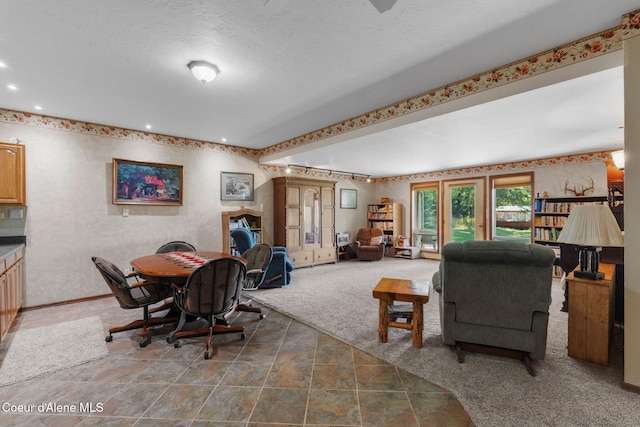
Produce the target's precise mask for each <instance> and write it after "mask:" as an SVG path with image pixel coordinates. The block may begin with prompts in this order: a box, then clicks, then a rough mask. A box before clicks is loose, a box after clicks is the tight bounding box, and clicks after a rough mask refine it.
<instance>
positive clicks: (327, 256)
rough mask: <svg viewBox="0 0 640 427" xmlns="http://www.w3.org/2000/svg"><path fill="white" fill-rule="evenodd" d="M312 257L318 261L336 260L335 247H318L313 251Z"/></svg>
mask: <svg viewBox="0 0 640 427" xmlns="http://www.w3.org/2000/svg"><path fill="white" fill-rule="evenodd" d="M313 255H314V256H313V259H314V261H315V262H316V264H318V263H327V262H335V261H336V248H331V249H320V250H317V251H315V252H314V254H313Z"/></svg>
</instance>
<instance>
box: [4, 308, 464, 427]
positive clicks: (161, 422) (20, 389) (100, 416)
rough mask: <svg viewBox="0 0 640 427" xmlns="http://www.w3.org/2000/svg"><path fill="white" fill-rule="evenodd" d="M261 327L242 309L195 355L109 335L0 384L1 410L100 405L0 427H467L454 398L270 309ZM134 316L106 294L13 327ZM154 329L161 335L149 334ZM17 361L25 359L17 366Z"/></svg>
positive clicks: (160, 341) (191, 344) (12, 417)
mask: <svg viewBox="0 0 640 427" xmlns="http://www.w3.org/2000/svg"><path fill="white" fill-rule="evenodd" d="M263 310H264V312H265V313H266V314H267V316H266V317H265V318H264V319H262V320H259V318H258V316H257V315H256V314H253V313H240V314H238V315H237V317H235V318H234V319H233V320H232V322H233V324H244V325H245V327H246V339H245V340H241V339H240V336H239V334H230V335H219V336H216V337H215V341H214V343H215V348H216V352H215V354H214V355H213V356H212V358H211V359H210V360H204V358H203V354H204V337H199V338H190V339H186V340H182V341H181V342H182V347H180V348H174V346H173V345H170V344H167V342H166V341H165V339H164V336H161V335H158V336H154V339H153V341H152V343H151V344H150V345H149V346H147V347H146V348H140V347H139V346H138V339H139V335H138V334H139V332H122V333H119V334H114V339H113V341H112V342H110V343H108V344H107V347H108V350H109V355H108V356H107V357H105V358H104V359H101V360H98V361H95V362H92V363H89V364H85V365H81V366H77V367H74V368H70V369H66V370H63V371H59V372H57V373H54V374H51V375H48V376H42V377H38V378H35V379H32V380H30V381H26V382H23V383H19V384H14V385H10V386H6V387H3V388H0V403H6V402H9V403H11V404H30V403H34V402H35V403H42V402H47V403H48V402H55V403H57V404H61V405H69V404H73V403H76V404H77V402H91V403H93V404H94V405H96V407H98V406H97V405H99V404H100V405H102V412H95V413H93V414H78V413H57V414H41V413H31V414H12V413H8V412H5V411H3V410H1V408H0V425H2V426H29V427H31V426H136V427H142V426H154V427H162V426H185V427H186V426H191V427H213V426H226V427H232V426H233V427H235V426H247V427H251V426H253V427H258V426H280V427H282V426H329V425H330V426H381V427H389V426H402V427H411V426H470V425H473V423H472V421H471V420H470V418H469V416H468V414H467V413H466V411H465V410H464V408H463V407H462V406H461V405H460V403H459V402H458V401H457V399H456V398H455V397H454V396H453V395H452V394H450V393H449V392H447V391H446V390H444V389H441V388H439V387H437V386H435V385H433V384H431V383H429V382H427V381H425V380H423V379H421V378H418V377H416V376H414V375H411V374H409V373H407V372H405V371H403V370H401V369H398V368H396V367H395V366H393V365H390V364H388V363H386V362H384V361H382V360H380V359H377V358H375V357H373V356H370V355H368V354H366V353H364V352H362V351H360V350H358V349H356V348H354V347H351V346H349V345H347V344H344V343H343V342H341V341H338V340H336V339H334V338H332V337H330V336H328V335H326V334H324V333H322V332H318V331H317V330H316V329H313V328H311V327H308V326H306V325H304V324H302V323H299V322H297V321H295V320H292V319H291V318H289V317H286V316H284V315H282V314H280V313H277V312H275V311H271V312H269V310H268V309H263ZM140 314H141V313H139V312H138V311H135V312H132V311H130V310H122V309H121V308H120V307H119V306H118V305H117V304H116V301H115V300H114V299H113V298H105V299H99V300H94V301H89V302H81V303H75V304H69V305H62V306H55V307H48V308H43V309H36V310H28V311H26V312H22V313H20V315H19V316H18V318H17V319H16V322H15V323H14V325H13V327H12V329H13V330H16V329H17V328H31V327H36V326H42V325H43V324H44V323H46V322H63V321H68V320H74V319H78V318H83V317H88V316H93V315H98V316H100V318H101V319H102V321H103V324H104V325H105V330H106V328H107V327H109V326H113V325H118V324H125V323H127V322H128V321H130V320H132V319H134V318H136V316H139V315H140ZM156 332H161V331H156ZM25 363H28V362H27V361H25Z"/></svg>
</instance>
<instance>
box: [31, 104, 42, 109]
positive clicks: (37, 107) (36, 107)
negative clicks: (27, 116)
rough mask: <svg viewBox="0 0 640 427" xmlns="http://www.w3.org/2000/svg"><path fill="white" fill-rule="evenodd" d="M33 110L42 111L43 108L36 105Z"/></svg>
mask: <svg viewBox="0 0 640 427" xmlns="http://www.w3.org/2000/svg"><path fill="white" fill-rule="evenodd" d="M33 108H35V109H36V110H42V107H41V106H39V105H34V107H33Z"/></svg>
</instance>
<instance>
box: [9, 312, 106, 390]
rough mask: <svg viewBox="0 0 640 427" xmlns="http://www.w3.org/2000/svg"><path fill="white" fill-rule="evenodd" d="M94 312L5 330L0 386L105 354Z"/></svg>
mask: <svg viewBox="0 0 640 427" xmlns="http://www.w3.org/2000/svg"><path fill="white" fill-rule="evenodd" d="M107 353H108V351H107V346H106V344H105V341H104V328H103V326H102V321H101V320H100V318H99V317H97V316H92V317H88V318H85V319H78V320H73V321H69V322H63V323H57V324H53V325H46V326H42V327H39V328H31V329H24V330H18V331H17V332H12V333H10V334H7V336H6V337H5V340H4V341H3V342H2V345H1V346H0V386H5V385H9V384H14V383H17V382H20V381H24V380H28V379H30V378H34V377H37V376H40V375H44V374H50V373H53V372H57V371H60V370H62V369H66V368H71V367H73V366H77V365H81V364H83V363H88V362H90V361H92V360H96V359H100V358H102V357H105V356H106V355H107Z"/></svg>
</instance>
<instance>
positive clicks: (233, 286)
mask: <svg viewBox="0 0 640 427" xmlns="http://www.w3.org/2000/svg"><path fill="white" fill-rule="evenodd" d="M246 272H247V270H246V267H245V265H244V263H243V262H242V261H240V260H238V259H236V258H219V259H214V260H211V261H208V262H206V263H205V264H203V265H201V266H200V267H198V268H197V269H195V270H194V271H193V272H192V273H191V274H190V275H189V278H188V279H187V283H186V284H185V285H184V286H179V285H175V284H172V285H171V287H172V289H173V301H174V302H175V304H176V305H177V306H178V307H179V308H180V310H182V315H181V316H180V322H179V324H178V327H177V329H176V330H177V331H178V332H177V333H176V334H175V338H176V339H177V340H176V341H175V342H174V347H176V348H178V347H180V341H179V339H180V338H185V337H193V336H203V335H206V336H207V339H206V341H205V351H204V358H205V359H209V357H210V353H209V347H210V345H211V337H212V336H213V335H218V334H227V333H235V332H238V333H241V334H242V335H241V339H245V334H244V326H228V325H224V324H220V322H218V319H217V318H218V317H226V316H228V315H230V314H231V313H233V312H234V311H235V310H236V308H237V306H238V301H239V300H240V293H241V292H242V283H243V282H244V278H245V275H246ZM187 315H191V316H195V317H200V318H202V319H205V320H206V321H207V326H206V327H201V328H196V329H193V330H187V331H182V330H181V329H182V327H183V326H184V324H185V323H186V317H187ZM167 341H170V339H169V338H167Z"/></svg>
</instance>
